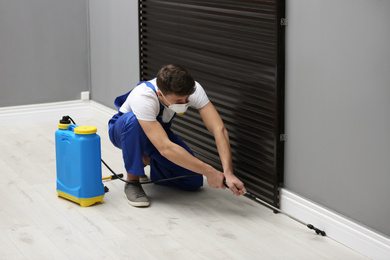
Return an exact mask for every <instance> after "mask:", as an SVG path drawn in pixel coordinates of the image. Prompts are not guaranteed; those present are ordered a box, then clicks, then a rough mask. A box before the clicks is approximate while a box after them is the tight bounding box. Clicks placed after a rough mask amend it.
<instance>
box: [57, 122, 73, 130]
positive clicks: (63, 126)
mask: <svg viewBox="0 0 390 260" xmlns="http://www.w3.org/2000/svg"><path fill="white" fill-rule="evenodd" d="M68 125H70V124H61V123H59V124H58V129H63V130H66V129H68Z"/></svg>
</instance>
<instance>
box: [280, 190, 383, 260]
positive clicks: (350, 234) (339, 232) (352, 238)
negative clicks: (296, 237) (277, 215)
mask: <svg viewBox="0 0 390 260" xmlns="http://www.w3.org/2000/svg"><path fill="white" fill-rule="evenodd" d="M280 201H281V209H282V210H283V211H284V212H286V213H287V214H290V215H291V216H293V217H295V218H297V219H299V220H302V221H303V222H305V223H309V224H313V225H314V226H316V227H318V228H319V229H321V230H324V231H325V232H326V235H327V236H328V237H329V238H331V239H333V240H335V241H337V242H339V243H341V244H343V245H345V246H347V247H349V248H351V249H353V250H355V251H356V252H359V253H361V254H363V255H365V256H367V257H369V258H371V259H389V256H390V239H389V238H387V237H385V236H383V235H382V234H379V233H376V232H374V231H372V230H370V229H368V228H366V227H364V226H363V225H361V224H359V223H356V222H353V221H351V220H350V219H348V218H347V217H344V216H342V215H340V214H337V213H334V212H333V211H331V210H329V209H326V208H324V207H322V206H320V205H318V204H315V203H313V202H311V201H309V200H308V199H306V198H303V197H301V196H299V195H297V194H295V193H293V192H291V191H288V190H287V189H282V190H281V199H280Z"/></svg>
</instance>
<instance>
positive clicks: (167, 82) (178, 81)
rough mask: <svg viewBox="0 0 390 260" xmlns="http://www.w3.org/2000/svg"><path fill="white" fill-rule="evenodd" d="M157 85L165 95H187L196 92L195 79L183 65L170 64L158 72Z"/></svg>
mask: <svg viewBox="0 0 390 260" xmlns="http://www.w3.org/2000/svg"><path fill="white" fill-rule="evenodd" d="M157 87H158V88H159V89H160V91H161V92H162V93H163V94H164V95H169V94H175V95H178V96H187V95H191V94H192V93H194V92H195V81H194V79H193V78H192V76H191V74H190V73H189V72H188V71H187V70H186V69H185V68H183V67H182V66H180V65H177V64H169V65H165V66H163V67H162V68H161V69H160V70H159V72H158V73H157Z"/></svg>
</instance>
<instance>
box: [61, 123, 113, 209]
mask: <svg viewBox="0 0 390 260" xmlns="http://www.w3.org/2000/svg"><path fill="white" fill-rule="evenodd" d="M66 119H67V118H66V117H64V118H63V119H62V120H61V121H60V123H59V125H58V130H57V131H56V133H55V144H56V163H57V194H58V196H59V197H63V198H65V199H68V200H71V201H73V202H76V203H78V204H80V205H81V206H82V207H88V206H90V205H93V204H95V203H97V202H100V203H103V197H104V193H105V191H104V185H103V182H102V168H101V150H100V136H99V135H98V134H96V132H97V129H96V127H94V126H77V125H74V124H70V121H69V119H68V120H66Z"/></svg>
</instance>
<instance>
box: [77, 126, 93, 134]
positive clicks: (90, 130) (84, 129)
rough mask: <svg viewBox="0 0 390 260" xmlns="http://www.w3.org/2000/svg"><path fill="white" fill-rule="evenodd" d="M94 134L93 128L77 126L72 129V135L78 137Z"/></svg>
mask: <svg viewBox="0 0 390 260" xmlns="http://www.w3.org/2000/svg"><path fill="white" fill-rule="evenodd" d="M96 132H97V128H96V127H94V126H78V127H76V128H75V129H74V133H75V134H78V135H90V134H95V133H96Z"/></svg>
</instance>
